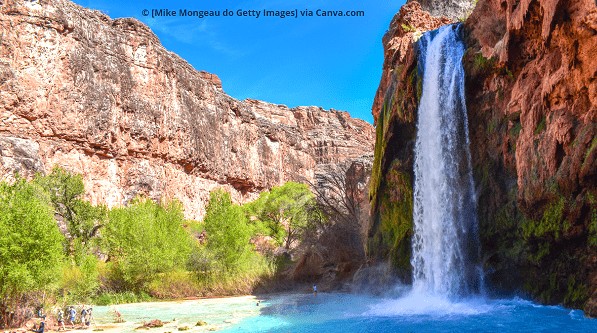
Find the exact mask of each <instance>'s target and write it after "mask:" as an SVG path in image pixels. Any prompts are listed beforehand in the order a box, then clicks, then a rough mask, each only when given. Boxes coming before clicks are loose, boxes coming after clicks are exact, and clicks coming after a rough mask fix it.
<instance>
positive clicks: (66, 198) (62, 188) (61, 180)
mask: <svg viewBox="0 0 597 333" xmlns="http://www.w3.org/2000/svg"><path fill="white" fill-rule="evenodd" d="M35 183H37V184H39V185H40V186H41V187H42V188H44V189H45V190H46V192H47V193H48V194H49V197H50V201H51V203H52V205H53V207H54V213H55V214H56V215H57V216H58V217H59V219H60V220H62V221H64V223H65V224H66V228H67V231H68V236H69V237H68V247H67V251H68V253H69V254H70V255H72V256H73V257H74V259H75V263H76V264H77V265H81V264H82V262H81V260H82V257H81V256H84V255H86V254H87V253H88V252H89V251H90V246H91V243H90V241H91V240H92V238H93V237H94V236H95V234H96V232H97V230H98V229H99V228H100V227H101V226H102V225H103V224H104V223H105V220H106V218H107V212H108V211H107V208H106V207H105V206H92V205H91V204H90V203H89V202H88V201H85V200H84V199H83V195H84V194H85V186H84V184H83V177H82V176H81V175H76V174H72V173H70V172H68V171H66V170H64V169H62V168H60V167H54V169H52V172H51V173H50V174H49V175H47V176H42V175H38V176H37V177H36V178H35Z"/></svg>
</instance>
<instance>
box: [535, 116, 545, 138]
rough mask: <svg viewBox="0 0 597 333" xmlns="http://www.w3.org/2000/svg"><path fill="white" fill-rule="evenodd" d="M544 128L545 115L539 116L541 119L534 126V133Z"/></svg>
mask: <svg viewBox="0 0 597 333" xmlns="http://www.w3.org/2000/svg"><path fill="white" fill-rule="evenodd" d="M544 130H545V116H543V117H541V120H540V121H539V123H538V124H537V127H535V132H534V133H535V135H537V134H539V133H541V132H543V131H544Z"/></svg>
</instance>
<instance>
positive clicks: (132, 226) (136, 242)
mask: <svg viewBox="0 0 597 333" xmlns="http://www.w3.org/2000/svg"><path fill="white" fill-rule="evenodd" d="M184 221H185V219H184V216H183V210H182V204H181V203H180V202H178V201H173V202H169V203H166V204H156V203H154V202H153V201H151V200H149V199H136V200H135V201H133V202H132V203H131V204H130V205H129V206H128V207H123V208H114V209H112V210H111V211H110V213H109V222H108V223H107V224H106V227H105V229H104V231H103V232H102V238H103V242H104V244H105V248H106V250H107V253H108V256H109V261H110V264H111V265H112V269H113V271H114V272H113V273H114V275H113V276H115V277H117V278H120V279H122V281H121V282H123V283H124V287H126V288H131V289H134V290H136V291H141V290H142V288H144V287H145V286H146V283H148V282H150V281H151V280H152V279H155V278H157V276H158V275H159V274H161V273H167V272H172V271H174V270H177V269H181V268H183V267H185V265H186V262H187V260H188V258H189V255H190V253H191V250H192V246H193V243H192V239H191V236H190V234H189V233H188V232H187V231H186V230H185V229H184V228H183V223H184Z"/></svg>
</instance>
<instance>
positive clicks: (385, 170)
mask: <svg viewBox="0 0 597 333" xmlns="http://www.w3.org/2000/svg"><path fill="white" fill-rule="evenodd" d="M450 22H452V21H451V20H450V19H448V18H446V17H434V16H432V15H430V14H429V13H428V12H426V11H424V10H423V9H422V8H421V5H420V4H419V3H418V2H408V3H407V4H406V5H404V6H402V8H401V9H400V12H398V13H397V14H396V15H395V16H394V19H393V20H392V22H391V24H390V29H389V30H388V32H387V33H386V34H385V36H384V38H383V44H384V50H385V59H384V68H383V73H382V78H381V82H380V84H379V88H378V90H377V94H376V96H375V100H374V104H373V109H372V111H373V112H372V113H373V116H374V117H375V121H376V142H375V157H374V161H373V167H372V169H373V170H372V174H371V181H370V200H371V221H370V228H369V232H368V235H367V255H368V257H369V259H370V260H371V262H372V263H379V262H386V261H389V262H390V263H391V265H390V267H391V268H392V270H393V274H394V276H397V277H398V278H399V279H400V280H402V282H409V281H410V279H411V266H410V253H411V249H410V247H411V236H412V208H413V206H412V197H413V190H412V186H413V161H414V143H415V138H416V113H417V104H418V101H419V97H420V93H421V91H420V89H421V82H422V80H421V78H420V76H419V74H418V69H417V50H416V44H415V40H416V39H417V37H418V36H420V35H421V34H422V33H423V32H426V31H429V30H433V29H437V28H439V27H440V26H442V25H444V24H448V23H450ZM388 281H389V280H388Z"/></svg>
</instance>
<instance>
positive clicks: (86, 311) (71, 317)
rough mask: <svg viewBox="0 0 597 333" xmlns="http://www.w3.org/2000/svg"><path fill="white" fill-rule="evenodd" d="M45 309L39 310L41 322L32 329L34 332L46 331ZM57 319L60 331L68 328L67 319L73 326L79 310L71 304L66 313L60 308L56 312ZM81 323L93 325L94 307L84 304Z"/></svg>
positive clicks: (42, 332)
mask: <svg viewBox="0 0 597 333" xmlns="http://www.w3.org/2000/svg"><path fill="white" fill-rule="evenodd" d="M42 311H43V310H41V309H40V310H38V313H37V315H38V317H40V318H41V322H40V323H39V326H38V327H37V328H36V329H32V331H33V332H37V333H44V331H45V328H46V322H45V321H46V315H45V314H43V312H42ZM56 319H57V321H58V330H59V331H60V330H61V329H62V330H66V327H65V326H64V322H65V321H66V322H67V323H68V324H70V326H71V327H72V328H74V327H75V322H77V310H75V307H74V306H72V305H71V306H69V307H68V308H67V309H66V313H65V312H64V311H63V309H58V313H57V314H56ZM65 319H66V320H65ZM79 319H80V323H81V324H82V325H84V326H87V327H89V326H90V325H91V321H92V320H93V308H91V307H86V306H85V305H83V306H82V308H81V313H80V317H79Z"/></svg>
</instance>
